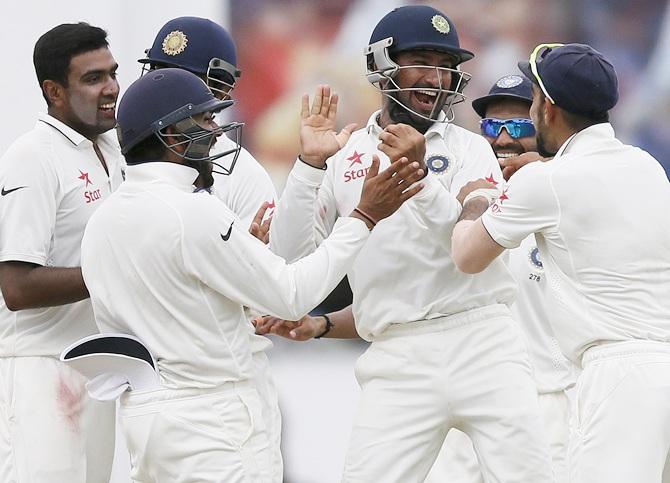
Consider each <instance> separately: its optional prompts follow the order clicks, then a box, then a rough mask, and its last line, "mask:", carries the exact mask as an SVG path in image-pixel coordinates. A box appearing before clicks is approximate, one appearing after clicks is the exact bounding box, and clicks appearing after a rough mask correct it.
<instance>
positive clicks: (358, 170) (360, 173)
mask: <svg viewBox="0 0 670 483" xmlns="http://www.w3.org/2000/svg"><path fill="white" fill-rule="evenodd" d="M364 155H365V153H359V152H358V151H354V154H352V155H351V156H349V157H348V158H346V160H347V161H351V164H350V165H349V168H347V170H346V171H345V172H344V182H345V183H348V182H349V181H353V180H355V179H360V180H363V179H365V175H367V174H368V170H369V169H370V167H367V168H365V167H363V159H362V158H363V156H364ZM354 164H360V165H361V166H360V167H354Z"/></svg>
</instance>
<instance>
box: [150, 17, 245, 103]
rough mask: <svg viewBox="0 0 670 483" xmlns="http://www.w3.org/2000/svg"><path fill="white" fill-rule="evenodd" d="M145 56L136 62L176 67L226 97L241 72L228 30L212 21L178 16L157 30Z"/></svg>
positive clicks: (158, 66)
mask: <svg viewBox="0 0 670 483" xmlns="http://www.w3.org/2000/svg"><path fill="white" fill-rule="evenodd" d="M146 54H147V56H146V57H145V58H144V59H140V60H139V61H138V62H140V63H142V64H147V65H149V66H150V68H151V69H160V68H163V67H178V68H180V69H186V70H188V71H190V72H193V73H194V74H196V75H198V76H200V77H202V78H204V79H206V82H207V85H208V86H209V87H210V89H212V91H213V92H214V93H215V95H217V96H218V97H221V98H222V99H225V98H227V97H228V96H229V92H230V90H231V89H233V87H234V86H235V81H236V79H237V78H239V77H240V75H241V74H242V72H241V71H240V70H239V69H238V68H237V52H236V49H235V42H234V41H233V38H232V37H231V36H230V34H229V33H228V31H227V30H226V29H224V28H223V27H221V26H220V25H219V24H217V23H215V22H212V21H211V20H208V19H205V18H199V17H178V18H175V19H172V20H170V21H169V22H167V23H166V24H165V25H163V27H162V28H161V29H160V30H159V31H158V34H157V35H156V38H155V39H154V43H153V45H152V46H151V48H149V49H148V50H147V51H146Z"/></svg>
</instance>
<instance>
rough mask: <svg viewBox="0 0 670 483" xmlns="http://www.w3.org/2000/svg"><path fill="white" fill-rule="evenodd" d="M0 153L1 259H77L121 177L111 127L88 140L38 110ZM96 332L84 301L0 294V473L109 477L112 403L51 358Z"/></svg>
mask: <svg viewBox="0 0 670 483" xmlns="http://www.w3.org/2000/svg"><path fill="white" fill-rule="evenodd" d="M38 119H39V120H38V122H37V125H36V126H35V128H34V129H33V130H32V131H30V132H28V133H26V134H24V135H23V136H21V137H20V138H18V139H17V140H16V141H15V142H14V143H13V144H12V145H11V147H10V148H9V149H8V150H7V152H6V153H5V155H4V156H3V157H2V159H0V186H1V187H2V197H1V198H0V261H3V262H5V261H21V262H29V263H34V264H36V265H41V266H45V267H78V266H80V262H81V256H80V253H81V252H80V246H81V239H82V236H83V233H84V227H85V226H86V223H87V222H88V219H89V218H90V217H91V215H92V214H93V213H94V212H95V211H96V210H97V209H98V208H99V207H100V205H101V204H102V203H103V202H104V201H105V199H106V198H108V197H109V195H110V194H111V192H112V191H114V190H115V189H116V188H117V187H118V186H119V184H121V181H122V166H123V158H122V157H121V153H120V150H119V147H118V143H117V141H116V135H115V133H114V132H108V133H105V134H103V135H100V136H98V140H97V145H98V147H99V149H100V151H101V153H102V155H103V157H104V159H105V161H106V164H107V167H108V169H109V176H108V175H107V173H106V172H105V170H104V168H103V166H102V164H101V162H100V160H99V159H98V157H97V155H96V153H95V151H94V147H93V143H92V142H91V141H90V140H88V139H86V138H85V137H83V136H82V135H81V134H79V133H77V132H76V131H74V130H73V129H71V128H70V127H68V126H66V125H65V124H63V123H62V122H60V121H58V120H57V119H55V118H53V117H51V116H49V115H46V114H42V115H40V116H39V118H38ZM96 332H97V329H96V326H95V322H94V320H93V310H92V307H91V302H90V300H82V301H79V302H76V303H72V304H67V305H60V306H57V307H46V308H39V309H28V310H19V311H15V312H11V311H10V310H9V309H8V308H7V306H6V304H5V302H4V299H2V298H0V481H3V482H19V483H20V482H28V481H30V482H63V483H76V482H81V483H84V482H89V483H92V482H94V483H102V482H107V481H108V480H109V476H110V471H111V465H112V458H113V454H114V405H113V403H100V402H97V401H93V400H92V399H90V398H89V397H88V396H87V394H86V390H85V388H84V385H85V383H86V382H87V380H86V379H85V378H84V377H83V376H82V375H81V374H79V373H78V372H77V371H75V370H73V369H71V368H69V367H67V366H66V365H65V364H63V363H61V362H60V361H59V360H58V355H59V354H60V352H61V350H63V348H65V347H66V346H68V345H69V344H71V343H72V342H74V341H76V340H78V339H80V338H82V337H85V336H88V335H91V334H94V333H96Z"/></svg>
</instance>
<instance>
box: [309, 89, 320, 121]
mask: <svg viewBox="0 0 670 483" xmlns="http://www.w3.org/2000/svg"><path fill="white" fill-rule="evenodd" d="M322 102H323V86H321V85H319V86H317V87H316V91H314V102H312V109H311V110H310V114H311V115H313V116H315V115H317V114H319V113H320V112H321V103H322Z"/></svg>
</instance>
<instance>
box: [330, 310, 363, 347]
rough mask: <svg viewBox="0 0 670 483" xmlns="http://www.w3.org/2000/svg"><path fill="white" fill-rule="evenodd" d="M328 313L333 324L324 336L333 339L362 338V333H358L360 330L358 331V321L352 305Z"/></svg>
mask: <svg viewBox="0 0 670 483" xmlns="http://www.w3.org/2000/svg"><path fill="white" fill-rule="evenodd" d="M327 315H328V317H329V318H330V322H331V323H332V324H333V326H332V327H331V328H330V330H329V331H328V333H327V334H326V335H324V337H328V338H331V339H360V335H358V332H357V331H356V323H355V321H354V313H353V311H352V310H351V305H349V306H348V307H345V308H343V309H342V310H338V311H337V312H331V313H329V314H327ZM324 329H325V326H324Z"/></svg>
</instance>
